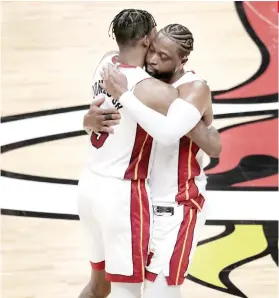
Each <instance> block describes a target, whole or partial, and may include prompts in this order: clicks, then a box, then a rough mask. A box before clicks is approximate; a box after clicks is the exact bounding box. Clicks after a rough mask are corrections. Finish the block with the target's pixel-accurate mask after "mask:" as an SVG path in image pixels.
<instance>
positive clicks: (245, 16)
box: [0, 1, 279, 298]
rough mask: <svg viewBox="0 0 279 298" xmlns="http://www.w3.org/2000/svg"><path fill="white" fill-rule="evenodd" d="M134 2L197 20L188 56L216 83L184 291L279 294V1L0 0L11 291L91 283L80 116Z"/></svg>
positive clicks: (25, 295) (270, 297) (23, 293)
mask: <svg viewBox="0 0 279 298" xmlns="http://www.w3.org/2000/svg"><path fill="white" fill-rule="evenodd" d="M131 7H132V8H142V9H146V10H148V11H149V12H151V13H152V14H153V15H154V17H155V19H156V21H157V23H158V27H159V28H160V27H162V26H164V25H166V24H169V23H174V22H175V23H182V24H184V25H186V26H187V27H189V29H190V30H191V31H192V32H193V34H194V37H195V45H194V47H195V49H194V52H193V53H192V54H191V56H190V61H189V63H188V65H187V68H188V69H193V70H194V71H195V72H196V73H198V74H199V75H201V76H202V77H204V78H205V79H206V80H207V81H208V84H209V86H210V87H211V90H212V91H213V92H212V100H213V102H214V114H215V120H214V125H215V126H216V127H218V129H219V130H220V132H221V138H222V143H223V152H222V154H221V156H220V158H219V159H211V160H210V159H209V158H206V160H205V162H206V164H207V168H206V172H207V175H208V177H209V178H208V192H209V198H208V199H209V200H210V211H209V214H208V220H207V223H206V226H205V228H204V232H203V235H202V239H201V241H200V243H199V246H198V248H197V250H196V254H195V258H194V261H193V264H192V266H191V269H190V272H189V275H188V277H187V279H186V281H185V284H184V293H185V298H186V297H195V298H207V297H212V298H213V297H214V298H226V297H227V298H229V297H233V296H235V297H248V298H274V297H277V294H278V219H279V215H278V213H279V212H278V210H279V199H278V198H279V196H278V56H277V55H278V20H277V4H276V2H236V3H234V2H174V1H172V2H159V1H156V2H152V1H151V2H145V1H144V2H106V1H102V2H90V1H86V2H83V1H79V2H73V1H72V2H70V1H69V2H67V1H65V2H58V1H57V2H55V1H34V2H28V1H20V2H10V1H4V2H1V10H2V23H1V30H2V36H1V46H2V48H1V55H2V57H1V58H2V59H1V60H2V69H1V75H2V88H1V93H2V102H1V105H2V107H1V121H2V124H1V152H2V155H1V177H0V181H1V203H0V207H1V208H2V210H1V232H2V233H1V250H2V252H1V254H2V256H1V257H2V260H1V261H2V264H1V275H2V285H1V294H2V296H1V297H3V298H49V297H55V298H69V297H77V296H78V294H79V292H80V290H81V289H82V287H83V286H84V285H85V284H86V283H87V280H88V276H89V272H90V267H89V264H88V261H87V259H86V253H85V249H84V246H83V238H82V231H81V226H80V224H79V221H78V216H77V206H76V185H77V180H78V178H79V175H80V173H81V169H82V166H83V162H84V156H85V152H86V149H87V148H86V138H87V136H86V135H85V133H84V131H83V130H82V118H83V115H84V114H85V113H86V109H87V108H88V105H89V104H90V102H91V78H92V75H93V71H94V68H95V67H96V65H97V63H98V61H99V59H100V58H101V57H102V56H103V54H104V52H106V51H108V50H113V49H115V48H116V46H115V41H114V40H113V39H112V38H110V37H109V36H108V27H109V24H110V21H111V20H112V18H113V17H114V15H116V14H117V13H118V12H119V11H120V10H121V9H123V8H131ZM155 298H160V297H155Z"/></svg>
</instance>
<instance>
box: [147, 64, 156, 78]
mask: <svg viewBox="0 0 279 298" xmlns="http://www.w3.org/2000/svg"><path fill="white" fill-rule="evenodd" d="M146 72H147V73H148V74H149V75H150V76H152V77H154V76H156V74H157V71H156V70H154V69H153V68H149V67H148V66H147V67H146Z"/></svg>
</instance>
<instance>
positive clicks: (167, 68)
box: [146, 33, 182, 81]
mask: <svg viewBox="0 0 279 298" xmlns="http://www.w3.org/2000/svg"><path fill="white" fill-rule="evenodd" d="M181 65H182V58H181V57H180V56H179V54H178V45H177V44H176V43H175V42H174V41H173V40H171V39H169V38H168V37H167V36H165V35H164V34H162V33H159V34H158V35H157V36H156V37H155V39H154V40H153V42H152V44H151V46H150V47H149V50H148V52H147V55H146V71H147V72H148V73H149V74H150V75H151V76H153V77H154V78H157V79H159V80H163V81H169V80H170V79H171V77H172V76H173V74H174V73H175V72H176V71H177V70H178V69H179V67H180V66H181Z"/></svg>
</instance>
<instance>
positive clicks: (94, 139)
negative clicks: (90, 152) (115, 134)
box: [91, 131, 109, 149]
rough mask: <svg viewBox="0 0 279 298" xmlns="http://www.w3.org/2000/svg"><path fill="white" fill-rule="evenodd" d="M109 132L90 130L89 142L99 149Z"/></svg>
mask: <svg viewBox="0 0 279 298" xmlns="http://www.w3.org/2000/svg"><path fill="white" fill-rule="evenodd" d="M108 136H109V134H108V133H107V132H94V131H93V132H92V134H91V144H92V146H93V147H95V148H97V149H99V148H101V147H102V146H103V145H104V143H105V141H106V139H107V138H108Z"/></svg>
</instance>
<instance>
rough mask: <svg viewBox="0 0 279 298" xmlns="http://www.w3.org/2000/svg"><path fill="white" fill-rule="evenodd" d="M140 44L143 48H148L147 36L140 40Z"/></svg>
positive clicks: (148, 40)
mask: <svg viewBox="0 0 279 298" xmlns="http://www.w3.org/2000/svg"><path fill="white" fill-rule="evenodd" d="M142 44H143V46H144V47H146V48H149V46H150V38H149V36H148V35H145V36H144V38H143V39H142Z"/></svg>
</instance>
